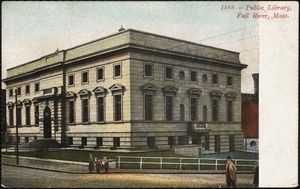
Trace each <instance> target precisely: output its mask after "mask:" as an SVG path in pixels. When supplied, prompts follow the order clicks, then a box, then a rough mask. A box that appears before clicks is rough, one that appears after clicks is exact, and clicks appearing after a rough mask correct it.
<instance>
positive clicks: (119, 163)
mask: <svg viewBox="0 0 300 189" xmlns="http://www.w3.org/2000/svg"><path fill="white" fill-rule="evenodd" d="M118 169H121V157H120V156H119V157H118Z"/></svg>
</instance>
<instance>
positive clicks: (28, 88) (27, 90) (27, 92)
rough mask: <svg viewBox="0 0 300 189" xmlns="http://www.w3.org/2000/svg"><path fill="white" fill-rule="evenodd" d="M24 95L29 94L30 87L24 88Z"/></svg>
mask: <svg viewBox="0 0 300 189" xmlns="http://www.w3.org/2000/svg"><path fill="white" fill-rule="evenodd" d="M25 93H26V94H29V93H30V85H26V87H25Z"/></svg>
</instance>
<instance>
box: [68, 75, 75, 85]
mask: <svg viewBox="0 0 300 189" xmlns="http://www.w3.org/2000/svg"><path fill="white" fill-rule="evenodd" d="M74 84H75V82H74V74H70V75H69V83H68V85H69V87H70V86H74Z"/></svg>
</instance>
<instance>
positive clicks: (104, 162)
mask: <svg viewBox="0 0 300 189" xmlns="http://www.w3.org/2000/svg"><path fill="white" fill-rule="evenodd" d="M102 162H103V165H104V169H105V173H108V168H109V164H108V159H107V158H106V156H104V158H103V160H102Z"/></svg>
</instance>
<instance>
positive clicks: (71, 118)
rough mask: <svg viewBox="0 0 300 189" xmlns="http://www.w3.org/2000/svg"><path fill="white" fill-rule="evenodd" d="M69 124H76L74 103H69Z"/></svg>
mask: <svg viewBox="0 0 300 189" xmlns="http://www.w3.org/2000/svg"><path fill="white" fill-rule="evenodd" d="M69 123H75V107H74V101H73V100H71V101H69Z"/></svg>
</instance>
